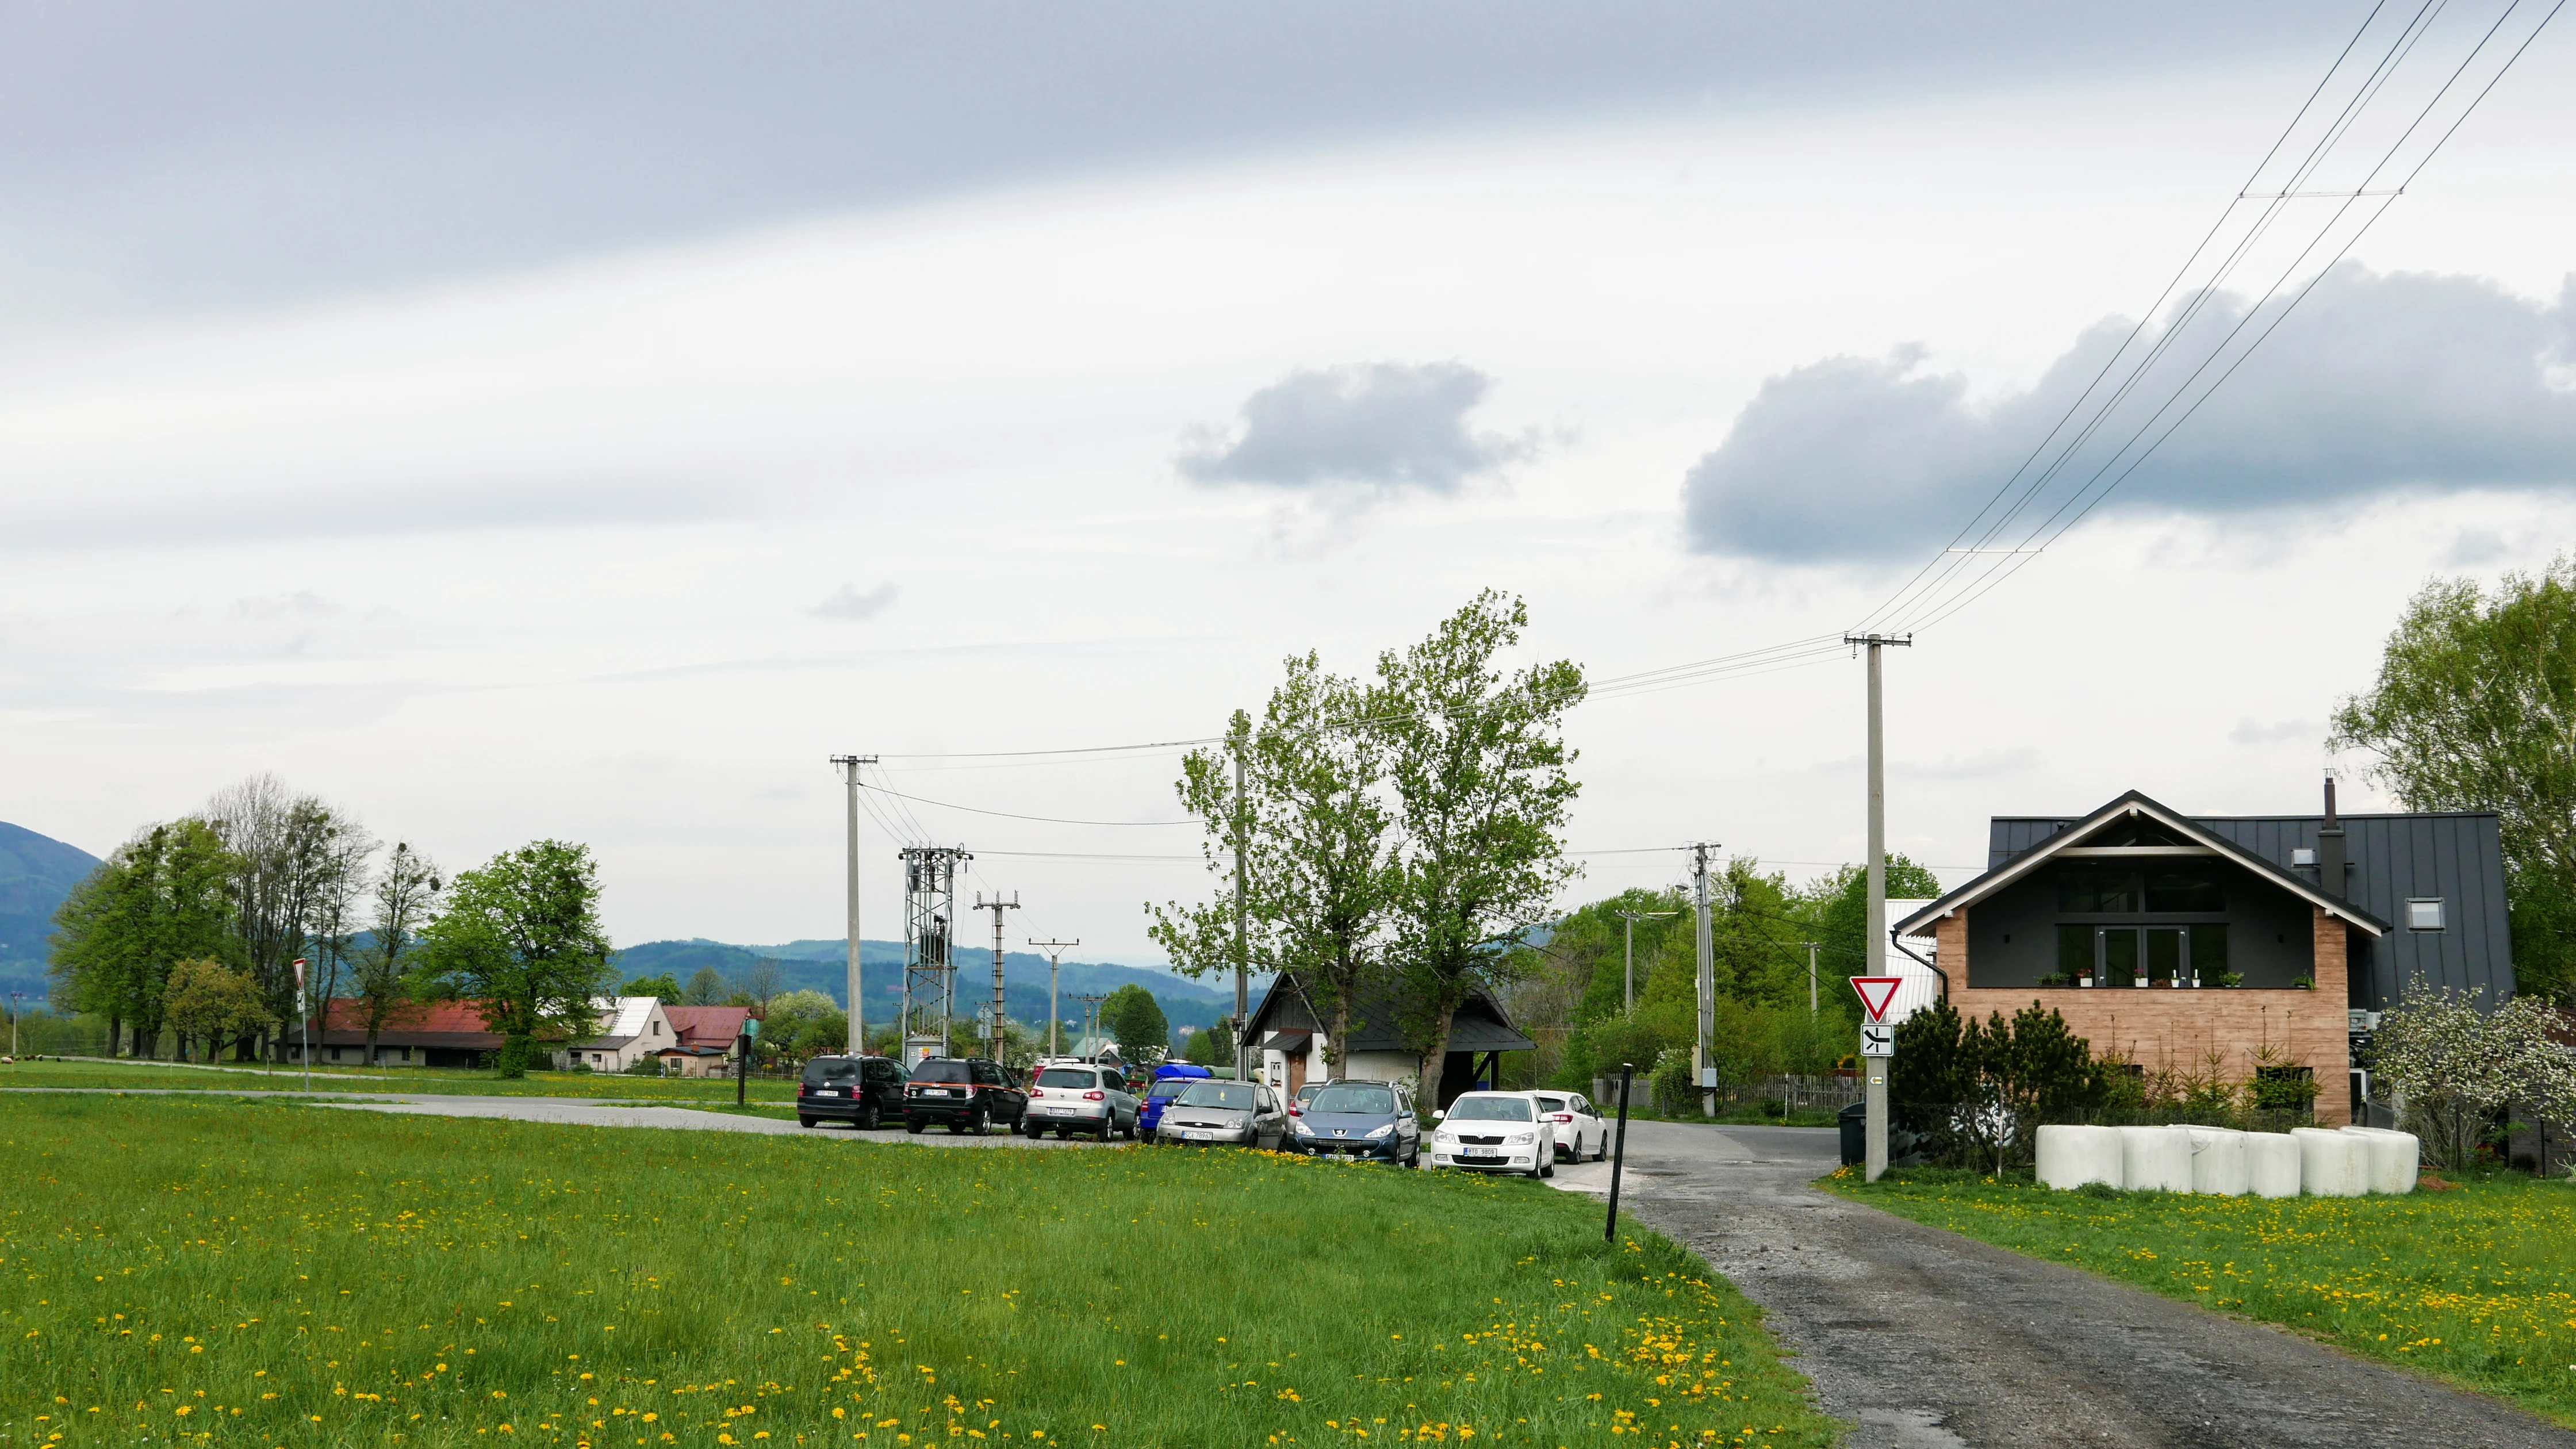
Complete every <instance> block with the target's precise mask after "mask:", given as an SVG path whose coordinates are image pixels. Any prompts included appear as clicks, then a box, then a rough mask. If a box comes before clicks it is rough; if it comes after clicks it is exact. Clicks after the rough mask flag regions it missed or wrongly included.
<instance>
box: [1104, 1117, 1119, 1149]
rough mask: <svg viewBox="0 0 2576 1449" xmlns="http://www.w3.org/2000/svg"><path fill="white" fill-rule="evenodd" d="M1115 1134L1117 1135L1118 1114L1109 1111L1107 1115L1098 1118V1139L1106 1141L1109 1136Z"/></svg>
mask: <svg viewBox="0 0 2576 1449" xmlns="http://www.w3.org/2000/svg"><path fill="white" fill-rule="evenodd" d="M1117 1135H1118V1114H1117V1113H1115V1112H1112V1113H1110V1114H1109V1115H1108V1116H1106V1117H1103V1118H1101V1119H1100V1140H1101V1141H1103V1142H1106V1141H1108V1140H1109V1139H1110V1138H1112V1137H1115V1136H1117Z"/></svg>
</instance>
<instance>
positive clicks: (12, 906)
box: [0, 823, 98, 997]
mask: <svg viewBox="0 0 2576 1449" xmlns="http://www.w3.org/2000/svg"><path fill="white" fill-rule="evenodd" d="M97 868H98V857H97V856H95V855H92V854H90V853H89V852H88V851H86V850H83V849H81V848H80V847H79V846H77V845H65V844H63V843H62V842H61V841H59V840H55V839H53V838H51V837H50V836H43V835H38V834H37V833H36V832H34V831H32V830H28V829H24V828H22V827H20V826H16V825H9V824H5V823H0V991H15V992H19V993H22V994H24V995H26V996H30V997H36V996H42V995H44V994H45V984H46V983H45V947H46V943H47V941H48V940H49V939H50V938H51V937H52V935H53V934H54V908H55V907H56V906H59V905H61V904H62V903H63V897H65V896H67V895H70V894H71V890H72V887H73V886H76V885H79V884H80V883H81V879H82V877H84V876H87V875H88V874H89V873H90V872H91V871H93V870H96V869H97Z"/></svg>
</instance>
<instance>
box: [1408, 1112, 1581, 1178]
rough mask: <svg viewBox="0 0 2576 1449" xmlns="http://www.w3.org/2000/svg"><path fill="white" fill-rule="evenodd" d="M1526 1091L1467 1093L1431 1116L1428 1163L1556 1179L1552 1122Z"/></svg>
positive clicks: (1438, 1165)
mask: <svg viewBox="0 0 2576 1449" xmlns="http://www.w3.org/2000/svg"><path fill="white" fill-rule="evenodd" d="M1548 1115H1549V1114H1546V1113H1542V1112H1540V1111H1539V1109H1538V1103H1537V1102H1535V1101H1534V1100H1532V1099H1531V1097H1530V1094H1529V1093H1527V1092H1468V1093H1465V1094H1463V1095H1461V1096H1460V1097H1459V1098H1458V1100H1457V1101H1454V1102H1452V1103H1450V1104H1449V1107H1448V1110H1446V1111H1442V1112H1434V1113H1432V1114H1431V1119H1432V1120H1433V1121H1435V1122H1437V1123H1439V1124H1440V1126H1439V1129H1438V1130H1437V1131H1435V1132H1433V1133H1432V1134H1431V1165H1432V1166H1434V1167H1458V1168H1464V1169H1466V1170H1467V1171H1469V1172H1509V1173H1514V1174H1517V1175H1519V1176H1521V1177H1554V1176H1556V1124H1555V1123H1554V1122H1550V1121H1546V1120H1544V1119H1545V1118H1546V1116H1548Z"/></svg>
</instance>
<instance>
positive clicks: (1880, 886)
mask: <svg viewBox="0 0 2576 1449" xmlns="http://www.w3.org/2000/svg"><path fill="white" fill-rule="evenodd" d="M1843 642H1844V643H1846V644H1849V645H1852V646H1854V647H1855V648H1857V647H1860V646H1863V645H1866V646H1868V648H1869V925H1868V928H1867V934H1866V937H1865V940H1864V943H1863V945H1862V947H1861V949H1862V950H1863V951H1866V952H1870V953H1873V954H1875V955H1877V956H1878V958H1879V959H1878V960H1877V961H1872V960H1870V959H1868V957H1866V956H1865V957H1863V958H1862V960H1861V963H1860V964H1861V969H1862V970H1864V971H1869V972H1871V973H1872V974H1873V975H1874V974H1876V968H1877V967H1879V966H1881V965H1884V964H1885V961H1886V951H1887V724H1886V717H1885V711H1884V710H1883V708H1882V706H1881V696H1882V694H1883V691H1882V689H1881V688H1880V684H1879V664H1878V651H1880V650H1881V649H1885V648H1888V647H1890V646H1893V647H1896V648H1899V649H1907V648H1912V647H1913V644H1914V636H1913V635H1911V634H1903V635H1897V634H1846V635H1844V636H1843ZM1873 1062H1875V1065H1873ZM1861 1075H1862V1077H1863V1079H1864V1080H1865V1082H1866V1088H1865V1092H1864V1095H1865V1097H1866V1099H1867V1101H1868V1104H1869V1106H1868V1111H1869V1130H1868V1146H1867V1149H1866V1151H1865V1152H1864V1154H1863V1162H1862V1175H1863V1180H1865V1181H1868V1182H1876V1181H1878V1180H1879V1179H1880V1178H1881V1177H1883V1176H1885V1175H1886V1173H1887V1059H1886V1058H1884V1057H1878V1058H1863V1059H1862V1061H1861Z"/></svg>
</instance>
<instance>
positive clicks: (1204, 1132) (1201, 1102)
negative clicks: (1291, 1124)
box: [1154, 1078, 1288, 1149]
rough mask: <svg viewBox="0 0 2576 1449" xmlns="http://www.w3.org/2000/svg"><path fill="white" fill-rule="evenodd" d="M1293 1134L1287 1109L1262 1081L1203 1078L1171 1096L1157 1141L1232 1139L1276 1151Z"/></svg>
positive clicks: (1236, 1143)
mask: <svg viewBox="0 0 2576 1449" xmlns="http://www.w3.org/2000/svg"><path fill="white" fill-rule="evenodd" d="M1287 1136H1288V1109H1287V1108H1286V1107H1284V1106H1282V1105H1280V1102H1279V1094H1278V1093H1276V1092H1274V1091H1272V1090H1270V1089H1269V1088H1268V1087H1267V1086H1264V1085H1262V1084H1261V1083H1259V1082H1220V1081H1216V1080H1214V1079H1210V1078H1203V1079H1201V1080H1199V1081H1195V1082H1192V1083H1190V1086H1189V1090H1188V1091H1185V1092H1183V1093H1181V1094H1180V1095H1179V1096H1178V1097H1175V1098H1173V1099H1172V1105H1170V1106H1168V1107H1165V1108H1164V1109H1163V1120H1162V1122H1161V1123H1160V1124H1159V1125H1157V1126H1156V1127H1155V1129H1154V1138H1155V1140H1156V1141H1158V1142H1187V1143H1192V1144H1198V1143H1230V1144H1232V1145H1234V1146H1236V1147H1267V1148H1273V1149H1276V1148H1277V1147H1278V1146H1279V1145H1280V1143H1281V1142H1282V1141H1284V1140H1285V1139H1286V1138H1287Z"/></svg>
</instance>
